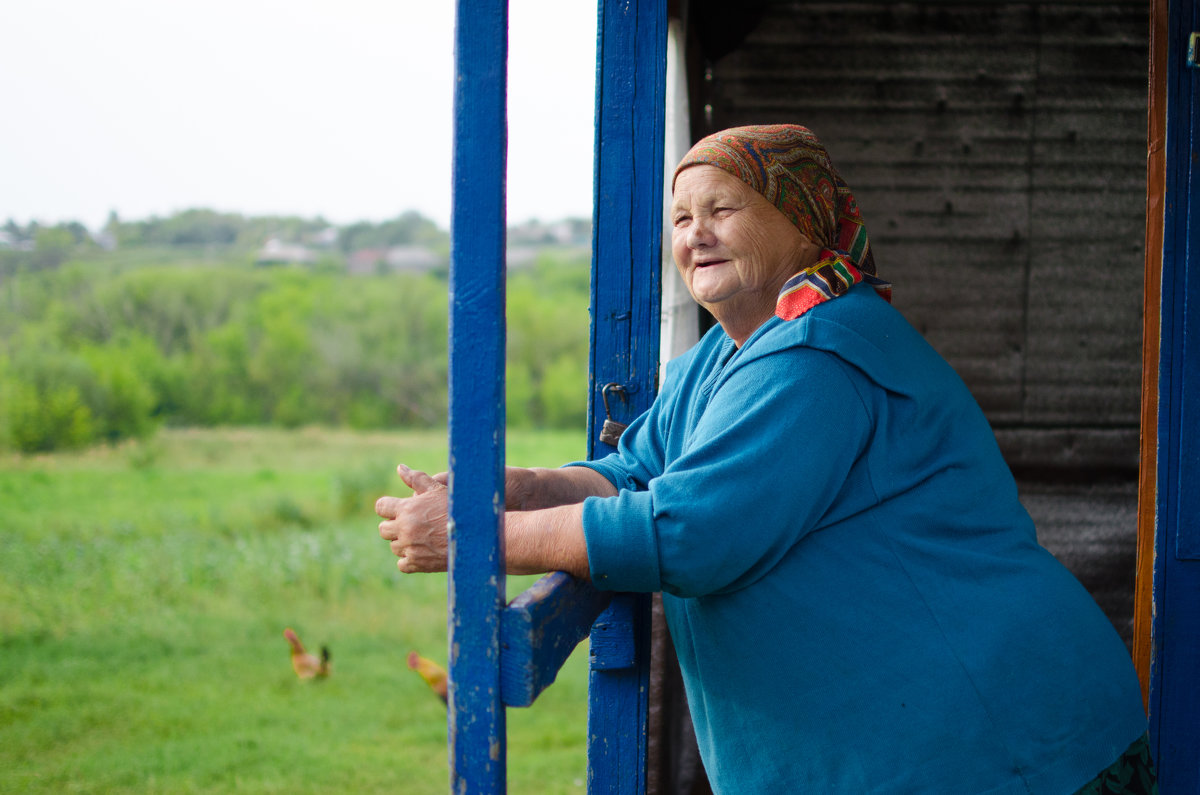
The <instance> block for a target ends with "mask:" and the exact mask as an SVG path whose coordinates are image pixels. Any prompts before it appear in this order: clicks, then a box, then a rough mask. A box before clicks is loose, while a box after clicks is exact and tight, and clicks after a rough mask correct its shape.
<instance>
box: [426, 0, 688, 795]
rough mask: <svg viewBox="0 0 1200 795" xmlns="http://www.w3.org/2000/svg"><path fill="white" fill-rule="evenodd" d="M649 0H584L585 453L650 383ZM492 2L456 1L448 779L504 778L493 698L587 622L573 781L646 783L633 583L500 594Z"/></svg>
mask: <svg viewBox="0 0 1200 795" xmlns="http://www.w3.org/2000/svg"><path fill="white" fill-rule="evenodd" d="M666 30H667V14H666V0H600V2H599V8H598V36H597V86H596V140H595V152H596V161H595V162H596V165H595V197H594V198H595V211H594V218H593V259H592V293H591V315H592V332H591V363H590V375H589V383H590V388H591V393H590V397H589V405H590V410H589V421H588V455H589V457H595V456H603V455H606V454H607V453H608V452H609V451H611V449H612V448H611V447H609V446H608V445H607V444H605V443H604V442H602V441H600V438H599V431H600V429H601V428H602V427H603V422H604V419H606V417H607V413H606V411H605V401H604V400H602V399H601V395H602V391H603V389H604V387H605V385H608V384H614V385H616V387H617V388H616V389H611V390H610V392H609V394H610V397H609V400H608V401H607V402H608V411H610V412H611V418H612V419H614V420H620V421H624V422H628V421H629V420H630V419H632V418H633V417H635V416H637V415H638V414H640V413H641V412H642V411H644V410H645V409H646V408H648V407H649V405H650V403H651V402H652V401H653V399H654V395H655V392H656V390H657V383H656V380H655V379H656V374H657V371H658V328H659V295H660V288H659V277H660V268H659V257H660V254H659V252H660V243H661V234H662V224H661V213H662V168H663V162H662V161H663V128H664V107H663V103H664V83H665V79H666ZM507 40H508V3H507V0H457V6H456V19H455V89H454V166H453V188H454V197H453V202H452V211H451V249H450V251H451V256H450V417H449V437H450V438H449V449H450V461H449V471H450V483H449V497H450V517H449V531H450V543H449V559H450V577H449V582H450V585H449V602H450V619H449V636H450V638H449V661H450V663H449V669H450V688H449V713H448V719H449V746H450V748H449V753H450V779H451V781H450V785H451V791H452V792H454V793H501V792H504V791H505V787H506V759H505V755H506V749H505V730H506V727H505V709H506V707H508V706H528V705H529V704H531V703H532V702H533V700H534V699H535V698H536V697H537V695H538V693H540V692H541V691H542V690H543V689H544V688H545V687H547V686H548V685H549V684H550V683H551V682H553V680H554V677H555V675H556V673H557V671H558V669H559V667H560V666H561V665H562V663H563V662H564V661H565V659H566V658H567V656H568V655H569V654H570V652H571V650H572V649H573V648H574V647H575V646H576V645H577V644H578V643H579V641H580V640H582V639H583V638H584V637H587V636H588V633H589V630H590V633H591V645H590V662H591V673H590V678H589V709H588V738H589V742H588V791H589V793H613V794H614V795H616V793H620V794H621V795H627V794H628V795H638V794H640V793H643V792H644V791H645V784H646V769H645V765H646V717H647V696H648V694H647V685H648V676H649V623H650V618H649V597H648V596H645V595H628V594H609V593H605V592H601V591H598V590H596V589H595V588H593V587H591V586H590V585H589V584H586V583H580V582H576V581H575V580H574V579H573V578H571V577H569V576H567V575H565V574H562V573H557V574H552V575H548V576H547V577H545V578H543V579H542V580H540V581H539V582H538V583H537V584H536V585H535V586H534V587H533V588H531V589H530V590H529V591H527V592H526V593H524V594H522V595H521V596H519V597H517V598H516V599H514V600H513V603H512V604H511V605H508V606H507V607H506V606H505V605H504V594H505V576H504V563H503V561H504V545H503V538H504V534H503V522H504V515H503V509H502V507H503V505H504V442H505V434H504V417H505V405H504V362H505V358H504V351H505V319H504V303H505V301H504V298H505V242H504V241H505V226H506V224H505V171H506V151H507V140H506V127H507V118H506V117H507V111H506V105H507V47H508V44H507Z"/></svg>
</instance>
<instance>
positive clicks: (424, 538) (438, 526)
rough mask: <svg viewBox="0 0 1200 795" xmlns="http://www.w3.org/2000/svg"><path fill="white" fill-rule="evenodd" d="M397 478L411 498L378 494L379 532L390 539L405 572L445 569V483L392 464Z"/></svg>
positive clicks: (399, 565)
mask: <svg viewBox="0 0 1200 795" xmlns="http://www.w3.org/2000/svg"><path fill="white" fill-rule="evenodd" d="M396 471H397V472H399V473H400V479H401V480H403V481H404V483H405V485H407V486H408V487H409V488H411V489H412V490H413V495H412V496H411V497H404V498H401V497H380V498H379V499H378V500H376V501H375V513H377V514H379V516H381V517H382V518H383V519H384V521H382V522H380V523H379V535H381V536H382V537H383V538H384V539H386V540H387V541H390V542H391V547H392V552H394V553H395V555H396V557H398V558H399V559H400V560H399V561H398V562H397V563H396V565H397V566H398V567H399V568H400V571H402V572H404V573H406V574H413V573H416V572H434V571H446V567H447V552H446V523H447V507H446V486H445V485H444V484H443V483H439V482H438V481H437V480H435V479H434V478H431V477H430V476H429V475H427V474H425V473H424V472H420V471H418V470H415V469H409V468H408V467H406V466H405V465H404V464H401V465H400V466H398V467H396Z"/></svg>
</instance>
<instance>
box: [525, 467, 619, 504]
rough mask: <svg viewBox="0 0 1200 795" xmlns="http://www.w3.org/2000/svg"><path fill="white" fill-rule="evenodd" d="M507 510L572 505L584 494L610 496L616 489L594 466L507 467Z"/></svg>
mask: <svg viewBox="0 0 1200 795" xmlns="http://www.w3.org/2000/svg"><path fill="white" fill-rule="evenodd" d="M505 489H506V491H507V494H506V497H505V502H506V503H507V507H508V508H509V510H517V511H536V510H542V509H544V508H555V507H558V506H561V505H573V504H575V503H580V502H583V501H584V500H586V499H587V498H588V497H612V496H615V495H616V493H617V489H616V487H615V486H613V484H612V483H610V482H609V481H608V478H606V477H604V476H603V475H601V474H600V473H599V472H597V471H596V470H594V469H589V468H587V467H580V466H572V467H560V468H558V469H544V468H540V467H538V468H533V469H522V468H518V467H510V468H509V470H508V477H507V481H506V484H505Z"/></svg>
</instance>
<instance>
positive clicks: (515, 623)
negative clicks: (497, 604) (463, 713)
mask: <svg viewBox="0 0 1200 795" xmlns="http://www.w3.org/2000/svg"><path fill="white" fill-rule="evenodd" d="M610 601H612V594H611V593H608V592H606V591H599V590H597V589H596V588H594V587H592V585H591V584H589V583H586V582H582V581H580V580H576V579H575V578H574V577H572V576H571V575H569V574H566V573H564V572H561V571H560V572H555V573H553V574H547V575H546V576H545V577H543V578H541V579H540V580H538V581H537V582H535V583H534V584H533V586H532V587H530V588H529V590H527V591H525V592H524V593H522V594H521V595H520V596H518V597H517V598H516V599H514V600H513V601H512V602H511V603H510V604H509V606H508V607H507V608H506V609H505V610H504V612H503V614H502V615H501V616H500V685H501V691H502V693H503V698H504V703H505V704H507V705H508V706H510V707H528V706H530V705H531V704H533V702H534V699H536V698H537V697H538V695H539V694H540V693H541V692H542V691H543V690H545V689H546V688H547V687H549V686H550V684H551V683H553V682H554V679H555V677H556V676H557V675H558V671H559V669H560V668H562V665H563V663H564V662H566V660H567V657H569V656H570V654H571V652H572V651H573V650H574V649H575V647H576V646H577V645H579V642H580V641H581V640H583V639H584V638H586V637H587V636H588V632H589V629H590V627H591V626H592V624H593V622H594V621H595V620H596V617H597V616H599V615H600V613H601V612H602V611H603V610H604V609H605V608H606V607H608V604H609V602H610Z"/></svg>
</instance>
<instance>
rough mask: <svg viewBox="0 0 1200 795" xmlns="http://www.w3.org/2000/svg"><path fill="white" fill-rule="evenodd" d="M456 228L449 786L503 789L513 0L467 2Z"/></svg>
mask: <svg viewBox="0 0 1200 795" xmlns="http://www.w3.org/2000/svg"><path fill="white" fill-rule="evenodd" d="M454 52H455V80H454V165H453V191H454V192H453V207H452V215H451V222H450V235H451V242H450V417H449V436H450V442H449V443H450V466H449V472H450V484H449V497H450V525H449V531H450V540H449V553H450V578H449V581H450V585H449V588H450V593H449V600H450V611H451V613H450V616H451V618H450V644H449V645H450V648H449V660H450V664H449V669H450V692H449V711H448V716H449V724H450V725H449V744H450V785H451V791H452V792H455V793H466V792H470V793H499V792H504V790H505V779H506V766H505V720H504V718H505V715H504V705H503V704H502V702H501V700H500V696H501V688H500V610H501V608H502V607H503V605H504V595H505V593H504V584H505V579H504V549H503V544H502V539H503V508H504V352H505V351H504V347H505V327H504V295H505V291H504V245H505V190H504V179H505V163H506V150H507V133H506V128H507V121H506V119H507V110H506V104H507V69H508V66H507V59H508V2H507V0H459V1H458V5H457V9H456V17H455V47H454Z"/></svg>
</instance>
